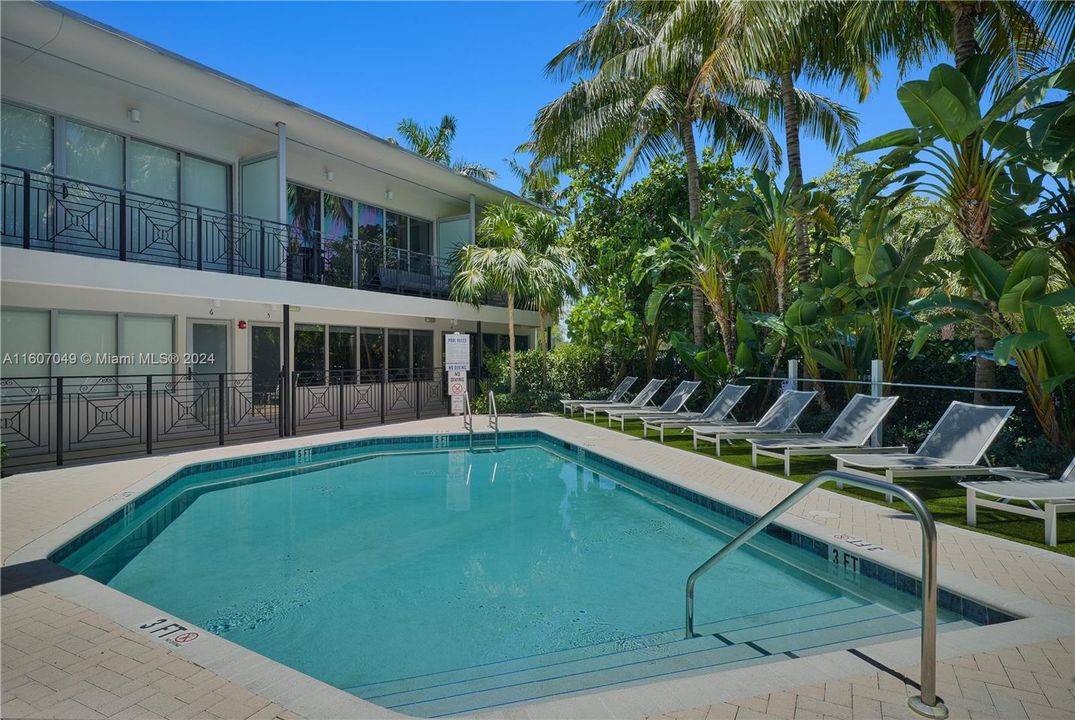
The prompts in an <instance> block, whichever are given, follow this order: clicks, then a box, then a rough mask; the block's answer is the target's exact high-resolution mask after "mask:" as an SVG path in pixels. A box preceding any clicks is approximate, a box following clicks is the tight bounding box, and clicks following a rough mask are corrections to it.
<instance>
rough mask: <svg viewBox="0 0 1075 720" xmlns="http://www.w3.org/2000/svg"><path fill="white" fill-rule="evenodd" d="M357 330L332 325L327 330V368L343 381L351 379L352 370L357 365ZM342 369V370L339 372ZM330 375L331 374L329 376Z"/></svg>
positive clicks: (350, 380)
mask: <svg viewBox="0 0 1075 720" xmlns="http://www.w3.org/2000/svg"><path fill="white" fill-rule="evenodd" d="M357 341H358V332H357V331H356V330H355V329H354V328H352V327H337V326H335V325H333V326H332V327H330V328H329V331H328V369H329V370H330V371H332V372H334V373H335V374H336V376H337V378H340V377H342V378H343V380H344V382H352V381H353V373H351V372H346V371H353V370H355V369H356V368H357V367H358V348H357V347H356V345H357ZM341 371H343V372H341ZM330 377H331V376H330Z"/></svg>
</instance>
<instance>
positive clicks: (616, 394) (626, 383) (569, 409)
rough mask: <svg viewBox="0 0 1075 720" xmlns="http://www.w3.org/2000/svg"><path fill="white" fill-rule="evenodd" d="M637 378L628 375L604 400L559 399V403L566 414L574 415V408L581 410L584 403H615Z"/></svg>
mask: <svg viewBox="0 0 1075 720" xmlns="http://www.w3.org/2000/svg"><path fill="white" fill-rule="evenodd" d="M637 380H638V378H637V377H635V376H634V375H628V376H627V377H625V378H624V379H623V381H622V382H621V383H620V384H619V385H617V386H616V389H615V390H613V391H612V392H611V393H610V394H609V396H608V397H607V398H605V399H604V400H561V401H560V404H561V405H563V406H564V412H566V413H568V415H569V416H570V415H574V414H575V411H576V410H581V409H582V408H583V407H585V406H586V405H600V404H602V403H615V402H620V400H622V399H623V396H624V395H626V394H627V391H628V390H630V389H631V386H632V385H634V384H635V382H637Z"/></svg>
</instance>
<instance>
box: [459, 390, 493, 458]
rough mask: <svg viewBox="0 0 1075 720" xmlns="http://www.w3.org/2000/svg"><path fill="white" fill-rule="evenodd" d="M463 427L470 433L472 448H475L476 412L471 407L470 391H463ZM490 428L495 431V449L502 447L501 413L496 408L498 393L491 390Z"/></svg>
mask: <svg viewBox="0 0 1075 720" xmlns="http://www.w3.org/2000/svg"><path fill="white" fill-rule="evenodd" d="M463 429H464V430H466V431H468V432H469V433H470V449H471V450H474V449H475V448H474V412H473V411H472V410H471V409H470V393H463ZM489 429H491V430H492V431H493V449H494V450H499V449H500V413H498V412H497V410H496V395H494V394H493V391H492V390H490V391H489Z"/></svg>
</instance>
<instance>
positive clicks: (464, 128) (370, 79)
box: [62, 2, 925, 190]
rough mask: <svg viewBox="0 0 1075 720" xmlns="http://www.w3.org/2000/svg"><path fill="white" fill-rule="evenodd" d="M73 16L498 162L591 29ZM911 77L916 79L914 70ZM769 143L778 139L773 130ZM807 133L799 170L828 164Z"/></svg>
mask: <svg viewBox="0 0 1075 720" xmlns="http://www.w3.org/2000/svg"><path fill="white" fill-rule="evenodd" d="M62 4H64V5H66V6H68V7H70V8H72V9H74V10H76V11H78V12H81V13H83V14H85V15H88V16H90V17H92V18H95V19H97V20H99V21H101V22H104V23H106V24H108V25H112V26H114V27H116V28H118V29H120V30H123V31H124V32H127V33H130V34H132V35H135V36H137V37H141V38H144V39H145V40H148V41H150V42H152V43H155V44H157V45H161V46H163V47H165V48H167V49H169V50H171V51H173V52H176V53H179V54H181V55H184V56H187V57H189V58H192V59H194V60H196V61H198V62H201V63H203V64H205V65H209V66H211V67H214V68H216V69H218V70H221V71H223V72H225V73H228V74H229V75H233V76H235V77H237V78H239V79H241V80H244V81H246V82H249V83H253V84H254V85H257V86H259V87H262V88H265V89H266V90H269V91H271V92H274V93H276V94H278V95H281V96H283V97H286V98H288V99H291V100H294V101H296V102H299V103H301V104H303V105H306V106H308V107H311V108H313V109H315V110H318V111H320V112H323V113H325V114H327V115H331V116H333V117H336V118H338V119H340V120H343V121H344V122H347V123H350V124H352V125H355V126H356V127H360V128H362V129H364V130H367V131H369V132H372V133H374V134H376V135H380V136H382V137H389V136H392V135H393V134H394V133H395V128H396V123H397V122H398V121H399V120H400V119H401V118H404V117H413V118H414V119H416V120H418V121H419V122H421V123H423V124H432V123H435V122H437V121H438V120H439V118H440V117H441V115H443V114H445V113H450V114H453V115H455V116H456V117H457V119H458V122H459V133H458V136H457V139H456V143H455V148H454V152H455V154H456V155H458V156H459V157H461V158H465V159H467V160H471V161H475V162H480V163H482V164H484V165H488V166H490V167H492V168H494V169H495V170H497V172H498V174H499V177H498V179H497V184H498V185H501V186H503V187H506V188H509V189H512V190H514V189H517V187H518V182H517V181H516V180H515V178H514V177H513V176H512V175H511V173H510V172H509V171H508V169H507V166H506V164H505V162H504V160H505V159H506V158H508V157H510V156H511V154H512V152H513V150H514V149H515V147H516V146H517V145H518V144H519V143H520V142H522V141H524V140H525V139H526V137H527V135H528V129H529V124H530V122H531V120H532V119H533V116H534V113H535V112H536V111H537V109H538V108H540V107H541V106H542V105H543V104H544V103H546V102H548V101H549V100H551V99H553V98H554V97H556V96H557V95H558V94H559V93H560V92H561V91H562V90H563V89H564V88H565V87H566V83H561V82H558V81H556V80H553V79H550V78H546V77H545V75H544V72H543V70H544V66H545V63H546V62H547V61H548V60H549V58H551V57H552V56H553V55H554V54H555V53H556V52H557V51H559V50H560V49H561V48H563V47H564V46H565V45H566V44H567V43H569V42H570V41H571V40H573V39H574V38H576V37H578V35H579V33H580V32H581V31H582V30H583V29H584V28H585V27H586V26H587V25H588V24H589V20H590V18H589V16H580V15H579V8H580V6H579V5H578V4H577V3H575V2H439V3H437V2H398V3H389V2H362V3H357V2H353V3H344V2H257V3H254V2H64V3H62ZM914 75H925V72H922V73H915V74H912V76H914ZM896 86H897V78H896V75H895V71H894V70H892V69H891V67H887V68H886V73H885V77H884V80H883V84H882V85H881V87H880V88H878V90H876V91H875V92H874V94H873V95H872V96H871V97H870V98H869V99H868V100H867V102H866V103H864V104H861V105H860V104H859V103H858V102H857V98H856V97H855V94H854V93H850V92H849V93H838V92H837V91H836V89H835V88H828V89H819V88H812V89H815V90H819V91H824V92H827V93H828V94H830V95H832V94H834V95H837V96H838V97H839V98H840V99H841V101H843V102H844V103H845V104H847V105H849V106H851V107H853V108H855V109H857V110H858V111H859V112H860V114H861V126H860V137H861V138H863V139H865V138H869V137H872V136H874V135H877V134H879V133H881V132H885V131H887V130H891V129H895V128H898V127H903V126H905V125H906V117H905V116H904V114H903V111H902V110H901V108H900V106H899V104H898V103H897V102H896V97H895V90H896ZM778 137H780V138H781V139H782V138H783V132H782V130H780V131H778ZM832 159H833V158H832V155H831V154H830V153H829V152H828V151H827V150H826V149H825V148H824V147H823V146H822V145H821V144H820V143H817V142H814V141H810V140H805V139H804V144H803V165H804V174H805V175H806V177H807V178H812V177H814V176H816V175H819V174H821V173H823V172H824V171H825V170H827V169H828V167H829V166H830V165H831V164H832Z"/></svg>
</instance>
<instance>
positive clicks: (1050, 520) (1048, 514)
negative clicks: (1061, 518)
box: [1045, 502, 1056, 547]
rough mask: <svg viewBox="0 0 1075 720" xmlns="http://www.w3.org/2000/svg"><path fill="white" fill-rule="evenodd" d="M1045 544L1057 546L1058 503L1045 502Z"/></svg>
mask: <svg viewBox="0 0 1075 720" xmlns="http://www.w3.org/2000/svg"><path fill="white" fill-rule="evenodd" d="M1045 544H1046V545H1048V546H1049V547H1056V505H1055V504H1054V503H1051V502H1047V503H1045Z"/></svg>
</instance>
